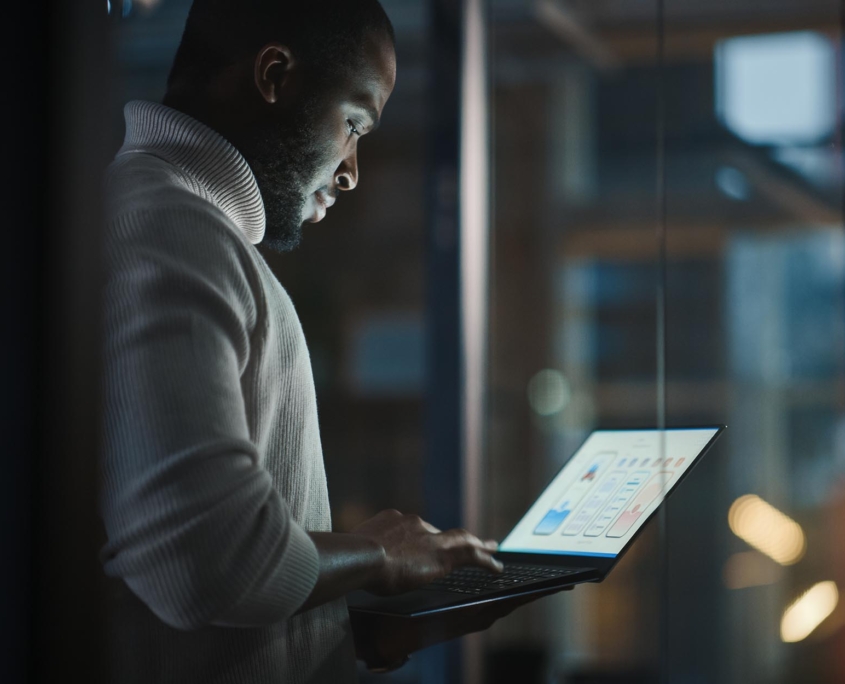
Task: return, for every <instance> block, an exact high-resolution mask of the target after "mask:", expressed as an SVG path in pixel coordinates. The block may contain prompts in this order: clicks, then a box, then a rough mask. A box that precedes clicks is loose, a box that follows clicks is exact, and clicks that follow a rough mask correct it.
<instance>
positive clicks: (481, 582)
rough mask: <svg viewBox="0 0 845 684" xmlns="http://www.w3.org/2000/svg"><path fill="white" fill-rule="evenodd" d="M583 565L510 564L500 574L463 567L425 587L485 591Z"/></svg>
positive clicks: (543, 578)
mask: <svg viewBox="0 0 845 684" xmlns="http://www.w3.org/2000/svg"><path fill="white" fill-rule="evenodd" d="M579 570H581V568H550V567H546V566H540V565H506V566H505V569H504V571H503V572H502V574H500V575H494V574H492V573H490V572H487V571H486V570H482V569H481V568H472V567H468V568H459V569H457V570H455V571H454V572H452V573H451V574H449V575H447V576H446V577H444V578H443V579H440V580H436V581H434V582H432V583H431V584H428V585H426V586H425V587H423V588H424V589H434V590H437V591H449V592H453V593H456V594H484V593H488V592H495V591H502V590H504V589H510V588H512V587H515V586H519V585H522V584H530V583H533V582H543V581H546V580H550V579H555V578H557V577H564V576H565V575H571V574H572V573H575V572H578V571H579Z"/></svg>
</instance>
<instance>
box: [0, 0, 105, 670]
mask: <svg viewBox="0 0 845 684" xmlns="http://www.w3.org/2000/svg"><path fill="white" fill-rule="evenodd" d="M3 11H4V27H6V28H7V30H6V31H5V32H4V36H3V40H2V41H0V55H2V57H3V64H4V65H5V75H6V78H5V81H4V86H3V88H2V96H0V97H2V105H3V112H4V119H3V121H4V124H5V125H4V155H3V158H4V163H3V170H2V181H0V187H2V188H3V212H4V222H3V226H4V240H3V249H2V250H0V254H2V262H3V263H2V268H0V272H2V290H3V300H4V306H3V335H2V349H3V362H2V364H0V367H2V368H3V371H2V382H0V386H2V391H3V395H4V402H3V410H2V412H0V415H2V418H0V420H2V428H3V429H2V438H3V446H2V453H3V459H2V468H3V471H2V473H0V519H2V524H0V558H2V562H0V573H2V578H0V635H2V638H0V644H2V645H0V681H2V682H4V684H5V683H6V682H9V683H10V684H11V683H17V682H24V681H26V682H56V681H64V680H68V679H72V680H74V681H84V682H92V683H94V684H96V682H99V681H102V678H101V676H100V668H99V658H100V654H101V645H100V640H99V635H100V630H101V620H100V614H99V601H98V590H97V587H98V577H99V576H100V568H99V565H98V563H97V548H98V545H99V539H100V535H99V533H98V523H97V515H96V488H97V433H98V431H97V428H96V423H97V415H98V410H97V400H96V397H97V387H98V385H99V379H98V373H97V360H98V358H99V343H98V328H99V326H98V324H97V320H98V309H99V298H98V284H99V283H98V268H97V254H98V245H99V241H100V232H99V226H100V222H99V210H100V184H101V178H102V170H103V166H104V162H105V155H104V150H105V147H104V145H105V144H106V143H107V141H108V139H109V137H108V135H107V133H106V128H107V122H108V121H109V113H108V108H107V107H106V101H105V97H104V94H105V92H106V89H107V84H108V80H109V79H108V78H107V75H108V73H109V55H108V51H107V50H106V44H107V35H108V34H107V30H108V27H107V15H106V3H105V2H103V3H100V2H99V1H98V2H90V3H89V2H48V1H44V2H15V3H11V4H9V5H8V6H5V7H4V10H3Z"/></svg>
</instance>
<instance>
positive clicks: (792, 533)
mask: <svg viewBox="0 0 845 684" xmlns="http://www.w3.org/2000/svg"><path fill="white" fill-rule="evenodd" d="M728 524H729V525H730V526H731V530H732V531H733V533H734V534H735V535H736V536H737V537H739V538H740V539H742V540H743V541H744V542H746V543H747V544H748V545H749V546H753V547H754V548H755V549H757V550H758V551H761V552H763V553H765V554H766V555H767V556H768V557H769V558H771V559H772V560H774V561H776V562H778V563H780V564H781V565H792V564H794V563H797V562H798V561H799V560H801V558H802V557H803V556H804V552H805V551H806V548H807V542H806V539H805V537H804V531H803V530H802V529H801V526H800V525H799V524H798V523H797V522H795V521H794V520H793V519H792V518H790V517H789V516H788V515H786V514H785V513H782V512H781V511H779V510H778V509H777V508H775V507H774V506H772V505H771V504H768V503H766V502H765V501H763V499H761V498H760V497H759V496H757V495H755V494H746V495H745V496H741V497H740V498H738V499H737V500H736V501H734V503H733V505H732V506H731V510H730V511H729V513H728Z"/></svg>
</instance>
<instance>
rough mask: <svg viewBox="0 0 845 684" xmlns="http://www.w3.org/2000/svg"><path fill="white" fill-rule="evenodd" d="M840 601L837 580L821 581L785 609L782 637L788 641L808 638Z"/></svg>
mask: <svg viewBox="0 0 845 684" xmlns="http://www.w3.org/2000/svg"><path fill="white" fill-rule="evenodd" d="M838 603H839V590H838V589H837V588H836V583H835V582H819V583H818V584H816V585H814V586H813V587H811V588H810V589H808V590H807V591H805V592H804V593H803V594H802V595H801V596H800V597H799V598H798V599H796V600H795V601H793V602H792V604H791V605H790V606H789V607H788V608H787V609H786V610H785V611H784V613H783V618H782V619H781V621H780V638H781V639H782V640H783V641H785V642H786V643H795V642H796V641H802V640H803V639H806V638H807V637H808V636H810V634H812V633H813V630H815V629H816V627H818V626H819V625H820V624H821V623H822V622H824V620H825V618H827V616H828V615H830V614H831V613H832V612H833V611H834V610H835V609H836V605H837V604H838Z"/></svg>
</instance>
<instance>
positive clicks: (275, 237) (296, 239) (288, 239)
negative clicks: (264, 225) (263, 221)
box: [262, 225, 302, 253]
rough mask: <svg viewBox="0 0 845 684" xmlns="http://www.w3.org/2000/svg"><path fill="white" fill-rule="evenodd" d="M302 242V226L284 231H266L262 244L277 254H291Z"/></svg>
mask: <svg viewBox="0 0 845 684" xmlns="http://www.w3.org/2000/svg"><path fill="white" fill-rule="evenodd" d="M301 242H302V225H298V226H297V227H296V228H291V229H288V230H284V231H279V230H268V231H267V232H266V233H265V234H264V240H263V242H262V244H263V245H264V246H265V247H267V248H268V249H270V250H272V251H274V252H279V253H285V252H291V251H293V250H294V249H296V248H297V247H299V245H300V243H301Z"/></svg>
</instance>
